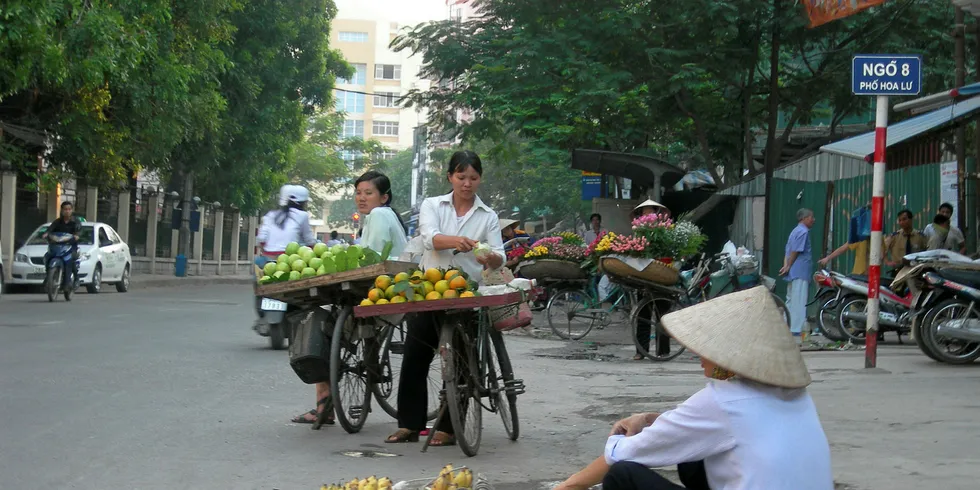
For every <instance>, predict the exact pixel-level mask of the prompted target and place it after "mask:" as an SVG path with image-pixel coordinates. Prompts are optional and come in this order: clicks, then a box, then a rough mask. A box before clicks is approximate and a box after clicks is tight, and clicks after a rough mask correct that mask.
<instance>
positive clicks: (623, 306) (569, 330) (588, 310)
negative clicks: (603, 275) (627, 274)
mask: <svg viewBox="0 0 980 490" xmlns="http://www.w3.org/2000/svg"><path fill="white" fill-rule="evenodd" d="M581 282H584V283H585V286H584V287H582V286H580V285H575V283H573V282H571V281H569V282H566V283H564V285H565V287H563V288H561V289H559V290H558V292H557V293H555V294H554V295H552V296H551V299H549V300H548V306H547V307H546V311H547V313H548V326H550V327H551V331H552V332H554V333H555V335H557V336H559V337H561V338H563V339H565V340H580V339H582V338H583V337H585V336H586V335H588V333H589V332H591V331H592V329H593V328H594V327H597V326H598V328H599V329H603V328H606V327H607V326H609V325H611V324H613V323H614V322H615V323H623V322H625V321H627V320H628V319H629V317H630V312H631V311H632V309H633V305H635V304H636V303H637V299H638V293H637V291H636V290H635V289H633V288H628V287H623V286H621V285H619V284H613V289H612V291H611V293H610V294H609V297H608V298H607V299H606V301H607V302H608V303H610V304H609V306H607V307H603V301H602V298H600V297H599V291H598V284H599V278H598V277H595V278H593V279H591V280H583V281H581Z"/></svg>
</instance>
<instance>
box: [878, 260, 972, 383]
mask: <svg viewBox="0 0 980 490" xmlns="http://www.w3.org/2000/svg"><path fill="white" fill-rule="evenodd" d="M956 255H957V256H958V257H948V256H945V255H943V256H939V255H921V254H912V255H909V256H906V257H905V260H906V267H905V268H904V269H903V270H902V271H901V272H900V273H899V275H898V276H897V277H896V278H895V281H894V282H893V285H907V286H908V288H909V290H910V291H911V294H912V300H911V308H912V314H911V317H912V333H911V336H912V338H913V339H914V340H915V342H916V345H917V346H918V347H919V350H921V351H922V352H923V353H924V354H926V355H927V356H928V357H929V358H931V359H933V360H935V361H938V362H943V363H948V364H966V363H970V362H973V361H974V360H976V359H977V358H980V311H978V304H977V303H978V301H980V264H976V263H973V262H971V261H969V259H967V258H966V257H963V258H964V259H966V260H960V259H959V257H962V256H959V254H956Z"/></svg>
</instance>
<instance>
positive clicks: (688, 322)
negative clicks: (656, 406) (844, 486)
mask: <svg viewBox="0 0 980 490" xmlns="http://www.w3.org/2000/svg"><path fill="white" fill-rule="evenodd" d="M663 323H664V327H665V328H666V329H667V331H668V332H669V333H670V335H671V336H672V337H673V338H675V339H677V341H678V342H680V343H682V344H684V345H685V346H687V348H688V349H690V350H692V351H694V352H695V353H697V354H698V355H699V356H701V359H702V360H701V365H702V366H703V367H704V375H705V376H707V377H708V378H709V379H710V381H709V382H708V386H707V387H705V388H704V389H702V390H701V391H699V392H697V393H695V394H694V395H693V396H691V397H690V398H688V399H687V401H685V402H684V403H681V404H680V405H679V406H678V407H677V408H675V409H673V410H670V411H667V412H664V413H662V414H658V413H646V414H637V415H633V416H632V417H629V418H626V419H623V420H620V421H619V422H616V424H615V425H614V426H613V429H612V433H611V434H610V436H609V439H608V440H607V441H606V448H605V454H604V456H602V457H600V458H599V459H596V460H595V461H594V462H592V463H591V464H590V465H589V466H587V467H586V468H585V469H583V470H582V471H580V472H578V473H576V474H575V475H573V476H572V477H571V478H569V479H568V480H566V481H565V482H563V483H562V484H561V485H559V486H558V487H557V488H556V490H574V489H588V488H590V487H592V486H593V485H596V484H598V483H599V482H602V488H603V490H624V489H629V490H641V489H642V490H675V489H685V488H686V489H698V490H706V489H711V490H833V488H834V480H833V474H832V472H831V467H830V446H829V445H828V443H827V437H826V436H825V435H824V431H823V427H822V426H821V425H820V419H819V418H818V416H817V410H816V407H814V404H813V400H812V399H811V398H810V395H809V394H808V393H807V391H806V386H807V385H809V384H810V374H809V373H808V372H807V368H806V365H805V364H804V362H803V356H802V355H801V354H800V350H799V348H798V347H797V346H796V342H795V341H794V340H793V336H792V335H791V334H790V332H789V328H788V327H787V325H786V322H785V321H784V320H783V315H782V313H780V311H779V308H778V307H777V305H776V303H775V301H773V299H772V297H771V296H770V294H769V290H767V289H766V288H764V287H761V286H760V287H756V288H753V289H750V290H746V291H739V292H735V293H731V294H727V295H724V296H721V297H719V298H716V299H713V300H711V301H707V302H705V303H701V304H698V305H695V306H692V307H689V308H685V309H683V310H680V311H678V312H675V313H671V314H669V315H666V316H664V318H663ZM673 465H677V471H678V473H679V475H680V480H681V483H682V485H677V484H675V483H672V482H670V481H669V480H667V479H666V478H664V477H663V476H661V475H660V474H658V473H657V472H656V471H654V470H652V469H651V468H659V467H664V466H673Z"/></svg>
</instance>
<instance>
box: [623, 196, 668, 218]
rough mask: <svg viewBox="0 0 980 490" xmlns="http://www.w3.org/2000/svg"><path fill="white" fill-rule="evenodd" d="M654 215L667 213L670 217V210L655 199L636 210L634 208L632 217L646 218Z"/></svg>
mask: <svg viewBox="0 0 980 490" xmlns="http://www.w3.org/2000/svg"><path fill="white" fill-rule="evenodd" d="M653 213H667V216H670V210H669V209H667V206H664V205H663V204H660V203H659V202H657V201H654V200H653V199H647V200H646V201H643V202H641V203H640V204H638V205H637V206H636V207H635V208H633V212H632V213H631V216H632V217H633V218H636V217H637V216H644V215H647V214H653Z"/></svg>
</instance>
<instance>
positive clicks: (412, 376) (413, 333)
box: [398, 313, 454, 434]
mask: <svg viewBox="0 0 980 490" xmlns="http://www.w3.org/2000/svg"><path fill="white" fill-rule="evenodd" d="M439 328H440V326H439V322H437V321H436V315H435V314H434V313H418V314H417V315H415V316H414V317H413V318H409V320H408V332H407V334H406V336H405V351H404V354H402V372H401V376H400V377H399V379H398V427H400V428H402V429H409V430H414V431H420V430H422V429H425V422H426V419H427V417H426V415H427V414H428V412H429V407H428V401H429V366H431V365H432V361H433V359H434V358H435V354H436V348H437V346H438V345H439ZM435 429H436V430H438V431H442V432H446V433H448V434H453V433H454V432H453V426H452V421H451V420H450V419H449V411H448V410H446V413H445V415H444V416H443V417H442V419H440V420H437V421H436V425H435Z"/></svg>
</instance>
